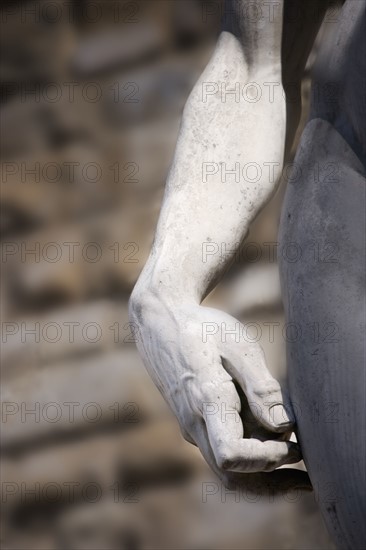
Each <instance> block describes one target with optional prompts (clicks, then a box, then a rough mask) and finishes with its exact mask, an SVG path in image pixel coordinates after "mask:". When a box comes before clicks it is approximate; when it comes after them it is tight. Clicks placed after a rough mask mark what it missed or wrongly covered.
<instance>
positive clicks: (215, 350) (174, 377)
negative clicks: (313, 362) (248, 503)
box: [130, 293, 303, 479]
mask: <svg viewBox="0 0 366 550" xmlns="http://www.w3.org/2000/svg"><path fill="white" fill-rule="evenodd" d="M136 294H137V293H134V295H133V297H132V299H131V303H130V314H131V320H132V321H133V322H135V323H137V325H138V329H139V331H138V332H139V342H138V347H139V351H140V353H141V355H142V357H143V358H144V362H145V364H146V367H147V369H148V371H149V373H150V374H151V376H152V378H153V380H154V381H155V383H156V385H157V386H158V388H159V389H160V391H161V392H162V394H163V396H164V397H165V399H166V400H167V402H168V403H169V405H170V407H171V408H172V410H173V411H174V413H175V415H176V417H177V418H178V421H179V424H180V427H181V430H182V433H183V436H184V437H185V439H186V440H188V441H190V442H191V443H194V444H196V445H197V446H198V447H199V449H200V450H201V452H202V454H203V456H204V457H205V459H206V461H207V462H208V463H209V464H210V466H211V468H212V469H213V470H214V471H215V472H216V473H217V474H218V475H219V477H221V479H224V478H225V477H226V478H227V475H226V476H225V474H227V473H228V472H245V473H248V472H268V471H272V470H274V469H275V468H277V467H278V466H281V465H283V464H286V463H294V462H298V461H299V460H301V454H300V450H299V447H298V445H297V444H296V443H292V442H289V441H285V440H283V439H285V438H286V437H287V438H288V436H289V433H290V432H291V430H292V428H293V423H292V421H291V414H292V413H291V408H290V406H289V405H288V404H287V403H286V404H285V406H284V400H283V395H282V391H281V388H280V385H279V383H278V382H277V381H276V380H275V379H274V378H273V377H272V376H271V374H270V373H269V371H268V369H267V367H266V364H265V359H264V355H263V352H262V349H261V347H260V346H259V345H258V344H256V343H247V342H245V341H243V339H242V338H239V337H238V333H241V334H242V332H240V328H241V327H240V324H239V322H238V321H237V320H236V319H234V318H232V317H231V316H229V315H227V314H226V313H224V312H222V311H219V310H215V309H211V308H206V307H202V306H199V305H197V304H194V303H189V304H185V305H174V301H171V302H170V301H169V299H168V297H166V298H164V299H160V298H157V297H156V296H154V297H152V296H151V295H150V296H149V295H148V293H147V295H144V293H138V294H139V296H140V297H139V298H136ZM234 329H237V330H236V331H235V332H234ZM230 331H232V334H229V332H230ZM238 392H239V393H242V399H240V397H239V393H238ZM243 405H244V406H243ZM244 409H247V410H244ZM301 473H303V472H301Z"/></svg>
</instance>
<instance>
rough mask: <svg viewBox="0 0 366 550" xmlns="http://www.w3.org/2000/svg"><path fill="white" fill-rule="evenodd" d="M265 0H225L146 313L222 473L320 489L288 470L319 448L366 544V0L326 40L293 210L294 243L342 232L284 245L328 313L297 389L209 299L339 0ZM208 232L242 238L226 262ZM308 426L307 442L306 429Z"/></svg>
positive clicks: (138, 314) (326, 508)
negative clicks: (279, 377) (315, 250)
mask: <svg viewBox="0 0 366 550" xmlns="http://www.w3.org/2000/svg"><path fill="white" fill-rule="evenodd" d="M250 4H251V10H252V11H248V9H247V8H248V2H246V0H232V1H228V0H227V3H226V9H225V10H224V17H223V27H222V32H221V34H220V37H219V39H218V43H217V46H216V49H215V51H214V53H213V56H212V58H211V60H210V61H209V63H208V65H207V67H206V69H205V70H204V72H203V73H202V75H201V77H200V78H199V80H198V82H197V83H196V85H195V87H194V89H193V90H192V92H191V94H190V96H189V98H188V101H187V103H186V105H185V108H184V113H183V118H182V124H181V129H180V134H179V138H178V142H177V146H176V151H175V156H174V159H173V163H172V167H171V170H170V173H169V177H168V181H167V185H166V192H165V197H164V201H163V206H162V209H161V214H160V219H159V223H158V227H157V231H156V236H155V241H154V245H153V248H152V251H151V254H150V257H149V259H148V261H147V263H146V265H145V268H144V270H143V272H142V274H141V276H140V278H139V280H138V282H137V284H136V286H135V289H134V291H133V293H132V296H131V299H130V316H131V320H132V321H133V322H134V323H136V324H137V326H138V328H139V333H140V338H139V343H138V347H139V351H140V353H141V355H142V357H143V360H144V363H145V365H146V367H147V369H148V371H149V373H150V374H151V376H152V378H153V380H154V382H155V383H156V385H157V387H158V388H159V389H160V391H161V393H162V394H163V396H164V397H165V399H166V400H167V402H168V403H169V405H170V407H171V408H172V410H173V412H174V413H175V415H176V417H177V419H178V421H179V424H180V427H181V430H182V433H183V436H184V437H185V438H186V439H187V440H188V441H190V442H191V443H194V444H195V445H197V446H198V447H199V449H200V451H201V452H202V454H203V456H204V458H205V459H206V461H207V462H208V464H209V465H210V466H211V468H212V469H213V470H214V471H215V472H216V474H217V475H218V476H219V478H220V479H221V480H222V481H223V482H224V483H226V484H231V483H234V484H235V483H244V484H245V483H248V484H249V485H250V483H251V482H252V480H253V479H255V480H256V482H258V483H261V482H264V483H266V484H268V483H270V482H271V481H272V480H277V481H279V483H280V485H281V484H284V485H286V484H287V486H291V487H304V488H306V487H307V486H308V485H309V481H308V479H307V477H306V474H305V473H304V472H302V471H300V470H296V469H292V468H285V469H282V468H281V469H279V470H277V468H278V467H279V466H282V465H284V464H292V463H296V462H298V461H300V460H301V458H302V457H303V458H304V461H305V464H306V467H307V470H308V474H309V477H310V480H311V484H312V487H313V489H314V492H315V494H316V498H317V501H318V503H319V506H320V508H321V511H322V513H323V516H324V518H325V521H326V523H327V526H328V529H329V531H330V532H331V534H332V535H333V537H334V540H335V542H336V544H337V545H338V546H339V548H365V546H366V543H365V524H366V522H365V520H364V518H365V517H366V514H365V470H366V461H365V455H366V453H365V418H366V414H365V367H364V358H365V355H364V334H365V333H364V321H365V303H364V295H365V280H364V260H365V246H364V245H365V212H364V208H365V183H366V182H365V167H366V162H365V161H366V156H365V155H366V138H365V91H366V85H365V59H366V55H365V53H366V52H365V49H366V48H365V2H364V0H346V2H345V3H344V5H343V8H342V10H341V12H340V15H339V21H338V23H337V25H336V28H335V30H334V33H333V42H332V44H331V45H330V46H329V44H327V47H326V48H325V51H322V50H321V51H320V52H319V55H318V57H319V59H318V61H317V63H318V65H317V69H315V77H314V83H313V89H315V86H316V90H317V94H316V97H315V94H314V97H313V99H312V106H311V114H310V118H309V121H308V122H307V124H306V126H305V129H304V131H303V134H302V136H301V140H300V144H299V146H298V149H297V155H296V158H295V165H296V167H297V170H298V174H299V175H298V177H297V178H296V179H294V181H290V183H289V184H288V189H287V192H286V196H285V203H284V205H283V210H282V218H281V225H280V237H279V241H280V250H281V247H284V246H286V243H288V242H295V243H297V244H298V245H299V246H301V247H302V249H303V250H306V249H307V247H313V246H314V243H315V244H321V245H324V246H323V248H322V250H324V247H325V248H326V247H327V246H328V245H329V243H336V250H335V251H332V250H330V251H329V254H328V255H326V257H325V259H324V258H320V259H319V258H318V259H317V260H318V261H311V260H310V259H309V258H307V257H306V254H303V255H302V258H303V259H302V260H300V261H295V262H291V261H286V260H284V259H281V261H280V271H281V286H282V294H283V300H284V306H285V312H286V320H287V321H288V322H293V323H296V324H297V325H304V326H308V325H311V323H315V322H316V323H318V325H319V326H322V327H326V334H320V335H319V338H318V340H317V341H316V342H314V339H312V340H310V339H307V338H301V339H299V340H298V341H294V342H292V343H291V342H289V343H288V344H287V363H288V365H287V368H288V377H289V393H288V394H287V393H286V392H285V391H283V390H282V388H281V386H280V384H279V383H278V382H277V381H276V380H275V379H274V378H273V376H272V375H271V374H270V372H269V370H268V369H267V366H266V362H265V358H264V355H263V352H262V349H261V347H260V346H259V345H258V344H256V343H248V342H244V341H242V340H239V341H238V339H237V338H236V337H235V336H234V334H233V333H232V334H231V333H230V330H229V329H230V327H233V326H234V325H235V323H238V321H237V320H236V319H234V318H232V317H231V316H230V315H228V314H226V313H225V312H223V311H219V310H215V309H213V308H208V307H204V306H202V305H201V303H202V301H203V299H204V298H205V297H206V296H207V295H208V293H209V292H210V291H211V290H212V289H213V288H214V287H215V285H216V284H217V282H218V281H219V279H220V276H221V275H222V273H223V271H224V269H225V268H226V267H227V264H228V263H230V261H231V260H232V257H233V254H234V253H235V248H236V247H237V246H238V244H239V243H241V242H242V241H243V239H245V237H246V235H247V233H248V230H249V225H250V223H251V222H252V221H253V219H254V218H255V217H256V215H257V214H258V212H259V211H260V210H261V209H262V208H263V206H264V205H265V204H266V203H267V202H268V201H269V200H270V198H271V197H272V196H273V194H274V192H275V190H276V187H277V184H278V182H279V180H280V176H281V171H282V168H283V165H284V161H285V160H286V158H287V156H288V152H289V150H290V148H291V145H292V143H293V140H294V136H295V132H296V129H297V126H298V123H299V119H300V115H301V93H300V91H301V79H302V75H303V71H304V68H305V65H306V61H307V59H308V56H309V53H310V50H311V48H312V46H313V43H314V40H315V37H316V35H317V32H318V30H319V28H320V25H321V22H322V20H323V18H324V15H325V13H326V10H327V8H328V2H327V1H325V0H324V1H319V2H315V3H314V2H312V1H309V2H301V0H254V1H251V2H250ZM314 6H315V8H316V9H314ZM244 8H245V9H244ZM299 8H300V10H299ZM296 10H298V11H297V13H301V12H302V13H303V16H302V17H294V16H293V15H294V13H296ZM253 83H254V84H253ZM329 83H331V84H332V85H333V87H332V90H333V92H332V98H331V99H332V101H329V97H328V96H329V94H328V95H327V93H326V90H327V85H328V84H329ZM322 84H324V86H322ZM319 90H320V92H319ZM290 91H291V94H290ZM322 91H323V92H322ZM290 95H291V101H289V99H288V98H289V96H290ZM286 98H287V101H286ZM210 243H225V244H226V246H227V249H228V250H231V253H228V254H227V256H226V257H225V259H224V260H225V261H223V260H222V256H219V255H217V254H210V255H206V256H205V257H204V258H203V252H202V251H203V246H206V247H207V246H209V244H210ZM279 258H281V254H279ZM323 260H324V261H323ZM326 260H329V261H326ZM333 260H334V261H333ZM205 323H207V324H209V323H211V324H212V323H214V324H216V325H217V326H223V325H224V326H225V327H227V331H226V334H225V337H222V335H220V333H219V332H217V331H212V333H211V332H210V331H207V334H206V338H205V339H203V338H202V325H203V324H205ZM333 333H335V334H333ZM332 337H333V338H332ZM310 405H311V406H310ZM314 408H315V410H318V409H319V414H318V415H314ZM310 410H311V411H312V412H311V413H310V412H309V411H310ZM324 411H328V412H327V414H325V413H324ZM329 411H330V412H329ZM332 420H334V421H332ZM294 430H295V432H296V436H297V441H298V443H295V442H293V441H290V435H291V432H292V431H294ZM244 435H245V437H244ZM300 449H301V451H300ZM332 495H333V498H329V497H330V496H332Z"/></svg>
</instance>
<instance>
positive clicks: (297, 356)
mask: <svg viewBox="0 0 366 550" xmlns="http://www.w3.org/2000/svg"><path fill="white" fill-rule="evenodd" d="M365 190H366V180H365V168H364V166H363V165H362V164H361V162H360V161H359V160H358V158H357V157H356V155H355V154H354V152H353V151H352V150H351V148H350V147H349V146H348V145H347V143H346V142H345V141H344V139H343V138H342V137H341V136H340V134H339V133H338V132H337V131H336V130H335V129H334V128H333V127H332V126H331V125H330V124H329V123H328V122H326V121H324V120H321V119H314V120H312V121H311V122H309V123H308V125H307V126H306V128H305V130H304V132H303V136H302V139H301V143H300V146H299V149H298V153H297V156H296V159H295V169H294V172H293V176H292V180H291V181H290V182H289V185H288V189H287V192H286V197H285V203H284V206H283V211H282V218H281V228H280V247H279V261H280V269H281V278H282V281H281V284H282V291H283V297H284V305H285V311H286V321H287V323H292V325H290V324H288V325H287V361H288V376H289V388H290V395H291V399H292V401H293V403H294V408H295V415H296V419H297V430H298V433H297V435H298V438H299V440H300V443H301V447H302V451H303V455H304V460H305V464H306V466H307V468H308V471H309V475H310V478H311V481H312V483H313V486H314V495H315V498H316V499H317V501H318V503H319V506H320V508H321V511H322V514H323V516H324V519H325V521H326V524H327V526H328V529H329V531H330V532H331V534H332V535H333V537H334V540H335V542H336V543H337V545H338V546H339V548H342V549H356V548H358V549H361V548H366V486H365V475H366V449H365V445H366V437H365V433H366V431H365V424H366V405H365V402H366V389H365V378H366V377H365V207H366V202H365Z"/></svg>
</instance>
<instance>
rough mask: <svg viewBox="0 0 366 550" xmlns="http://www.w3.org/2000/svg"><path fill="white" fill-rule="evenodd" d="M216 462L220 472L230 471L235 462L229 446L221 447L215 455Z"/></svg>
mask: <svg viewBox="0 0 366 550" xmlns="http://www.w3.org/2000/svg"><path fill="white" fill-rule="evenodd" d="M216 462H217V465H218V467H219V468H220V470H223V471H226V470H231V469H232V468H233V466H234V465H235V462H236V457H235V453H234V452H233V449H231V447H230V446H229V445H221V446H220V447H219V448H218V450H217V453H216Z"/></svg>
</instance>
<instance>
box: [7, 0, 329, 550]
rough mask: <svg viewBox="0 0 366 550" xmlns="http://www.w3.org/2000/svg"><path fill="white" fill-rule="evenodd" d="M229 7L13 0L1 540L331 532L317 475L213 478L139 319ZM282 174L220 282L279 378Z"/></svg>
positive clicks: (300, 543) (69, 541)
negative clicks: (176, 414)
mask: <svg viewBox="0 0 366 550" xmlns="http://www.w3.org/2000/svg"><path fill="white" fill-rule="evenodd" d="M221 9H222V6H221V3H220V2H219V1H211V2H207V1H204V0H182V1H181V0H171V1H169V0H147V1H135V0H133V1H129V0H126V1H122V0H121V1H120V0H118V1H114V0H106V1H95V2H91V1H90V2H89V1H88V0H78V1H77V0H72V1H71V0H70V1H68V2H66V1H63V0H54V1H47V0H44V1H40V2H32V1H17V2H14V1H12V2H3V4H2V7H1V17H2V33H1V46H2V58H1V72H2V84H1V120H2V128H1V132H2V135H1V137H2V139H1V153H2V161H1V171H2V183H1V209H2V217H1V219H2V226H1V227H2V280H1V328H2V364H1V375H2V376H1V378H2V454H1V487H2V504H3V506H2V547H3V548H4V549H5V548H7V549H14V550H15V549H17V550H19V549H23V548H24V549H36V548H37V549H79V548H80V549H85V550H86V549H88V550H89V549H93V548H108V549H109V548H110V549H112V548H122V549H124V548H126V549H127V548H128V549H129V548H131V549H135V548H136V549H137V548H192V549H195V548H207V547H211V548H243V549H253V548H273V549H274V548H276V549H277V548H298V549H300V548H301V549H302V548H322V549H325V548H332V546H331V543H330V541H329V539H328V536H327V534H326V532H325V530H324V527H323V524H322V521H321V519H320V517H319V515H318V512H317V508H316V503H315V502H314V498H313V497H312V496H311V495H307V496H304V495H300V496H298V497H297V498H296V499H293V498H290V497H289V498H287V499H286V498H283V497H281V499H273V498H269V497H266V498H259V499H257V500H256V501H255V499H254V500H253V498H249V497H247V496H246V495H245V494H239V493H235V492H234V493H232V494H230V493H227V492H226V491H225V489H224V488H223V487H221V486H220V485H219V484H218V482H217V480H215V479H214V477H213V475H211V473H210V471H209V469H208V467H207V466H206V465H205V463H204V461H203V459H202V458H201V456H200V454H199V453H198V451H197V449H195V448H194V447H193V446H191V445H189V444H187V443H186V442H184V441H183V439H182V438H181V436H180V433H179V429H178V426H177V423H176V421H175V419H174V418H173V417H172V415H171V413H170V412H169V411H168V409H167V407H166V405H165V403H164V401H163V399H162V398H161V396H160V395H159V393H158V392H157V390H156V389H155V387H154V386H153V384H152V383H151V382H150V380H149V378H148V376H147V374H146V373H145V371H144V368H143V366H142V364H141V360H140V359H139V357H138V354H137V352H136V348H135V342H136V338H138V334H136V331H135V329H134V327H133V326H132V325H131V324H130V323H129V321H128V316H127V300H128V296H129V293H130V292H131V289H132V287H133V285H134V283H135V281H136V279H137V277H138V274H139V272H140V271H141V269H142V267H143V265H144V262H145V260H146V258H147V254H148V251H149V249H150V246H151V243H152V238H153V231H154V227H155V224H156V221H157V217H158V212H159V207H160V203H161V198H162V193H163V189H164V183H165V179H166V175H167V171H168V169H169V163H170V161H171V158H172V154H173V151H174V146H175V141H176V138H177V132H178V128H179V123H180V118H181V114H182V109H183V106H184V102H185V100H186V98H187V96H188V94H189V92H190V90H191V88H192V86H193V84H194V82H195V80H196V79H197V77H198V76H199V74H200V72H201V71H202V69H203V67H204V66H205V64H206V63H207V61H208V59H209V56H210V54H211V52H212V49H213V47H214V44H215V40H216V37H217V33H218V28H219V20H220V10H221ZM308 94H309V76H308V75H307V77H306V79H305V81H304V99H305V100H307V98H308ZM305 116H306V115H304V117H305ZM283 189H284V187H282V188H281V189H280V191H279V193H278V194H277V196H276V198H275V199H274V201H273V202H272V203H271V205H269V207H267V209H266V210H265V211H264V212H263V213H262V215H261V217H260V218H259V219H258V220H257V221H256V223H255V224H254V226H253V228H252V230H251V233H250V239H249V240H250V242H251V243H252V244H254V245H255V246H254V248H253V246H252V248H251V249H250V248H248V249H247V252H246V253H244V254H243V255H241V256H240V258H239V260H238V261H237V262H236V263H235V266H234V268H233V269H232V270H231V272H230V273H229V274H227V277H226V278H225V280H224V282H223V283H222V284H221V285H220V286H219V287H218V289H217V291H216V292H215V293H214V294H213V295H212V296H210V297H209V301H211V302H213V303H215V304H216V305H218V306H219V307H225V308H226V309H228V310H229V311H231V312H232V313H234V314H235V315H236V316H237V317H238V318H240V320H241V321H242V322H244V323H246V322H248V323H251V326H252V328H253V327H254V329H255V330H258V327H260V328H261V330H262V337H261V340H260V343H261V344H262V345H263V347H264V349H265V352H266V356H267V359H268V363H269V366H270V368H271V369H272V371H273V372H274V373H275V375H276V376H278V377H279V378H281V379H283V378H284V377H285V359H284V345H285V342H284V338H283V337H282V336H281V334H282V332H281V330H280V332H279V336H278V337H277V336H276V338H275V339H274V340H272V339H271V338H270V337H269V333H268V332H266V330H267V331H268V323H276V324H278V326H279V327H280V329H282V327H283V323H284V321H283V314H282V308H281V300H280V291H279V284H278V274H277V266H276V262H275V256H272V254H271V252H270V250H271V249H270V247H268V243H272V244H274V243H275V241H276V232H277V226H278V218H279V210H280V204H281V197H282V195H283ZM253 250H254V252H253ZM258 251H259V252H258ZM253 253H254V256H253ZM266 323H267V324H266ZM276 326H277V325H276ZM266 327H267V328H266Z"/></svg>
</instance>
